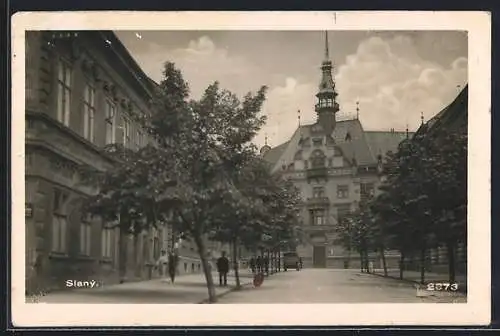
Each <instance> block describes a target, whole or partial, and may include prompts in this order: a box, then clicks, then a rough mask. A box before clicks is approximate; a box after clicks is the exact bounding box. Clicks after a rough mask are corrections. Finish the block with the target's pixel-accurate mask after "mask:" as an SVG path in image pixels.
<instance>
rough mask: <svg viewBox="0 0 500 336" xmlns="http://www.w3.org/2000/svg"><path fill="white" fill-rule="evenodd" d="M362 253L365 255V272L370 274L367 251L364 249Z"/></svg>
mask: <svg viewBox="0 0 500 336" xmlns="http://www.w3.org/2000/svg"><path fill="white" fill-rule="evenodd" d="M364 253H365V268H366V272H367V273H370V258H369V257H368V250H367V249H365V250H364Z"/></svg>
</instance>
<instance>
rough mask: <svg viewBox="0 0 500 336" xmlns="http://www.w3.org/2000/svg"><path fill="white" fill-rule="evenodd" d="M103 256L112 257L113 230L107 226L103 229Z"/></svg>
mask: <svg viewBox="0 0 500 336" xmlns="http://www.w3.org/2000/svg"><path fill="white" fill-rule="evenodd" d="M101 239H102V240H101V255H102V257H104V258H111V256H112V242H113V229H112V228H110V227H107V226H104V227H103V228H102V235H101Z"/></svg>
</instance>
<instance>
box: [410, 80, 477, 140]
mask: <svg viewBox="0 0 500 336" xmlns="http://www.w3.org/2000/svg"><path fill="white" fill-rule="evenodd" d="M468 103H469V85H466V86H465V87H464V88H463V90H462V91H460V93H459V94H458V96H457V97H456V98H455V99H454V100H453V101H452V102H451V103H450V104H449V105H448V106H446V107H445V108H444V109H442V110H441V111H440V112H439V113H438V114H436V115H435V116H434V117H432V118H431V119H430V120H429V121H428V122H426V123H425V124H424V125H423V126H421V127H420V128H419V129H418V131H417V133H419V132H422V131H425V130H428V129H430V130H437V129H439V128H441V127H451V128H458V127H467V117H468Z"/></svg>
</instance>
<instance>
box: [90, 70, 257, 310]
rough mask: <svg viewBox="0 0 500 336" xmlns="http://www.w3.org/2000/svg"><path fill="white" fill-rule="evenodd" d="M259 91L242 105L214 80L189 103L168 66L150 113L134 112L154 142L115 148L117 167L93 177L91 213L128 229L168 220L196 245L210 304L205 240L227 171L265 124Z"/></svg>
mask: <svg viewBox="0 0 500 336" xmlns="http://www.w3.org/2000/svg"><path fill="white" fill-rule="evenodd" d="M265 92H266V87H262V88H261V89H260V90H259V91H258V92H257V93H255V94H251V93H249V94H247V95H246V96H245V97H244V99H243V101H241V102H240V101H239V100H238V99H237V98H236V96H235V95H234V94H232V93H231V92H229V91H227V90H221V89H220V88H219V85H218V83H217V82H215V83H214V84H212V85H210V86H209V87H208V88H207V89H206V90H205V93H204V95H203V97H202V98H201V99H200V100H198V101H195V100H188V99H189V87H188V84H187V83H186V82H185V81H184V79H183V77H182V74H181V72H180V71H179V70H178V69H177V68H176V67H175V65H174V64H173V63H171V62H167V63H165V67H164V71H163V80H162V81H161V82H160V84H159V85H158V86H157V87H156V92H155V95H154V97H153V99H152V101H151V112H150V113H145V114H140V113H138V112H137V111H136V112H135V113H134V115H133V119H134V120H135V121H136V122H139V123H140V124H141V125H142V127H143V128H145V129H146V131H147V133H148V134H149V136H150V137H151V138H152V139H153V140H154V141H153V142H154V144H153V145H151V146H148V147H146V149H144V150H142V151H139V152H138V153H135V152H133V151H132V152H131V151H127V150H120V151H119V153H123V155H122V158H121V159H122V161H119V165H118V166H117V169H113V170H111V171H106V172H104V173H102V174H97V175H100V177H101V178H100V181H101V186H100V187H101V188H100V191H99V193H98V195H97V196H96V198H95V199H93V200H92V201H91V202H90V203H91V204H90V205H89V209H94V212H96V213H100V214H101V215H103V216H106V217H107V218H109V219H115V218H119V219H120V220H119V221H120V225H121V227H122V228H128V227H129V224H130V225H132V224H133V228H135V229H133V230H132V231H134V232H136V231H137V230H139V229H140V228H144V227H149V226H151V225H156V224H155V223H157V222H158V220H159V219H160V220H161V219H164V220H167V218H169V219H168V220H169V222H170V223H171V224H172V225H173V227H174V230H175V231H176V232H180V233H181V234H182V235H183V236H185V237H186V238H187V239H191V240H193V241H194V243H195V244H196V246H197V249H198V253H199V256H200V259H201V262H202V266H203V271H204V274H205V277H206V280H207V289H208V293H209V301H210V302H215V300H216V299H215V289H214V284H213V279H212V272H211V269H210V266H209V264H208V259H207V257H208V256H207V250H206V244H205V240H206V236H207V234H208V233H209V232H210V230H211V226H212V223H213V222H214V221H215V220H216V218H217V216H219V214H217V213H216V212H215V211H214V209H215V208H216V206H217V205H218V204H219V202H220V201H221V200H220V195H225V194H227V193H228V192H231V191H232V190H233V189H234V187H233V181H232V173H233V171H234V170H238V169H239V165H240V164H241V163H242V162H244V158H245V155H247V154H248V148H249V146H248V145H246V144H247V143H248V141H250V140H251V138H252V137H253V136H254V135H255V133H256V132H257V131H258V129H259V127H260V126H261V125H262V124H263V122H264V118H262V117H259V116H258V113H259V111H260V108H261V106H262V103H263V102H264V100H265ZM123 160H124V161H123ZM170 213H171V214H172V216H171V217H168V216H167V215H166V214H170ZM123 215H125V216H123ZM124 231H125V230H124Z"/></svg>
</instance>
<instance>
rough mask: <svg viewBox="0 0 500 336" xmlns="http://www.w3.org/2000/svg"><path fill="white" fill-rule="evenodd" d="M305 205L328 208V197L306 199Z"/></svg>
mask: <svg viewBox="0 0 500 336" xmlns="http://www.w3.org/2000/svg"><path fill="white" fill-rule="evenodd" d="M306 204H307V206H308V207H328V206H329V205H330V199H329V198H328V197H310V198H308V199H307V201H306Z"/></svg>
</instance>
